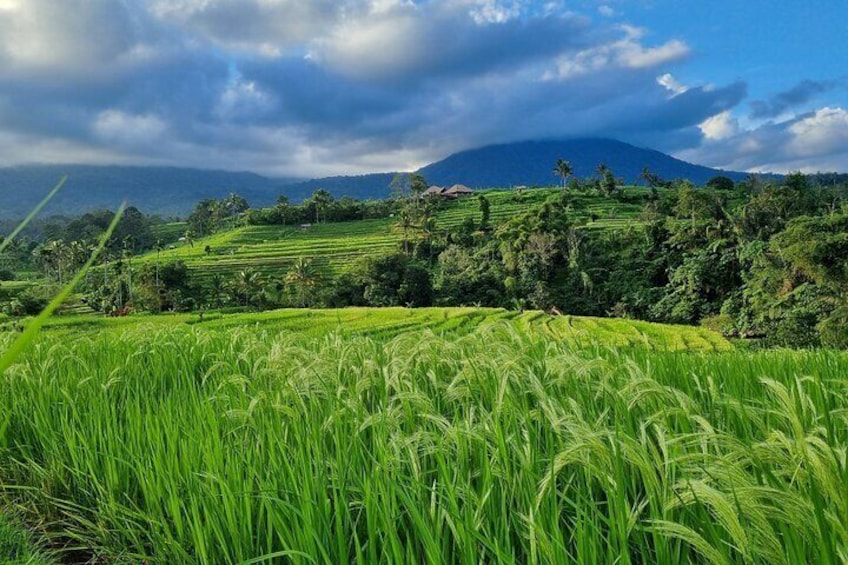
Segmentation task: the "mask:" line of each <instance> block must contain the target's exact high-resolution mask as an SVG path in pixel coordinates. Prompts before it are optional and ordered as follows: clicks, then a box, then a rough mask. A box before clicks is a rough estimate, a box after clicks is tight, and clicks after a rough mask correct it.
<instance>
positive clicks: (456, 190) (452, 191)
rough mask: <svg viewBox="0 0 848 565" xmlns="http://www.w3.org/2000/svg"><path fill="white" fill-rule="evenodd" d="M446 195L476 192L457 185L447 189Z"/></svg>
mask: <svg viewBox="0 0 848 565" xmlns="http://www.w3.org/2000/svg"><path fill="white" fill-rule="evenodd" d="M445 194H474V191H473V190H471V189H470V188H468V187H467V186H465V185H464V184H455V185H453V186H452V187H450V188H449V189H447V190H446V191H445Z"/></svg>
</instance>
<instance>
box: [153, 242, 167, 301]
mask: <svg viewBox="0 0 848 565" xmlns="http://www.w3.org/2000/svg"><path fill="white" fill-rule="evenodd" d="M153 248H154V249H155V250H156V290H157V291H158V290H159V255H160V254H161V253H162V250H163V249H164V248H165V246H164V245H163V244H162V240H161V239H157V240H156V243H155V244H154V246H153Z"/></svg>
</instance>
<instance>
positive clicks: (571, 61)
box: [545, 25, 690, 84]
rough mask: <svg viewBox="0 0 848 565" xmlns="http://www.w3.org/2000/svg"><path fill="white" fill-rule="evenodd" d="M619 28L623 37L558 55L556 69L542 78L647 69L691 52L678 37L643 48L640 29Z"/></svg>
mask: <svg viewBox="0 0 848 565" xmlns="http://www.w3.org/2000/svg"><path fill="white" fill-rule="evenodd" d="M620 30H621V31H622V32H623V33H624V37H623V38H622V39H619V40H616V41H612V42H610V43H606V44H603V45H599V46H595V47H590V48H589V49H584V50H582V51H579V52H577V53H576V54H573V55H566V56H564V57H561V58H560V60H559V62H558V65H557V69H556V71H554V72H548V73H547V74H546V75H545V78H546V79H549V80H550V79H559V80H568V79H571V78H573V77H576V76H580V75H584V74H588V73H593V72H598V71H602V70H605V69H649V68H654V67H658V66H660V65H664V64H667V63H672V62H675V61H679V60H681V59H683V58H685V57H686V56H688V55H689V53H690V49H689V46H688V45H686V44H685V43H684V42H682V41H680V40H677V39H672V40H670V41H667V42H666V43H663V44H662V45H658V46H656V47H646V46H645V45H643V44H642V41H641V40H642V37H643V36H644V30H643V29H641V28H636V27H633V26H628V25H624V26H620ZM661 84H662V83H661Z"/></svg>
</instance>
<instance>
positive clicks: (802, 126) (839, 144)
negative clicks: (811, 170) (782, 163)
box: [787, 107, 848, 157]
mask: <svg viewBox="0 0 848 565" xmlns="http://www.w3.org/2000/svg"><path fill="white" fill-rule="evenodd" d="M788 129H789V132H790V133H791V134H792V139H791V141H790V142H789V144H788V147H787V149H788V151H790V152H791V153H792V154H793V155H797V156H799V157H809V156H814V155H828V154H832V153H834V152H838V151H848V111H846V110H845V109H844V108H831V107H825V108H821V109H819V110H816V111H815V112H814V113H813V114H812V115H808V116H805V117H802V118H801V119H799V120H797V121H795V122H794V123H792V125H790V126H789V128H788Z"/></svg>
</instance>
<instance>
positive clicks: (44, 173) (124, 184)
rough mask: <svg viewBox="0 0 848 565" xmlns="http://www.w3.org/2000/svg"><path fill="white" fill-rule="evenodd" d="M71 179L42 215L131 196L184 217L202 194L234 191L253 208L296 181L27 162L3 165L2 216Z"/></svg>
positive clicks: (25, 209)
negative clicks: (18, 164) (66, 178)
mask: <svg viewBox="0 0 848 565" xmlns="http://www.w3.org/2000/svg"><path fill="white" fill-rule="evenodd" d="M64 174H67V175H68V181H67V183H66V184H65V186H64V187H63V188H62V190H60V191H59V193H58V194H57V195H56V196H55V198H53V200H52V201H51V202H50V203H49V204H48V205H47V207H46V208H45V209H44V211H43V212H42V213H41V216H42V217H44V216H49V215H51V214H63V215H78V214H82V213H84V212H88V211H90V210H93V209H97V208H109V209H112V210H114V209H115V208H117V207H118V206H119V205H120V204H121V202H122V201H123V200H124V199H126V200H127V202H128V204H129V205H131V206H136V207H137V208H139V209H140V210H141V211H143V212H145V213H149V214H160V215H162V216H171V215H182V214H185V213H187V212H189V211H191V210H192V208H194V205H195V204H196V203H197V202H198V200H201V199H203V198H222V197H224V196H226V195H228V194H229V193H231V192H237V193H239V194H240V195H242V196H244V197H245V198H246V199H247V201H248V202H249V203H250V204H251V205H253V206H262V205H268V204H271V203H273V202H274V201H275V200H276V198H277V196H278V195H279V194H282V193H283V190H282V186H283V185H286V184H289V183H291V182H293V181H295V180H297V179H270V178H267V177H263V176H261V175H257V174H254V173H247V172H238V173H234V172H228V171H213V170H200V169H183V168H176V167H124V166H93V165H26V166H18V167H7V168H0V202H2V206H0V218H7V219H8V218H22V217H24V216H25V215H26V214H27V213H29V211H30V210H32V208H33V207H35V205H36V204H37V203H38V202H39V201H40V200H41V199H42V198H43V197H44V195H46V194H47V192H48V191H49V190H50V189H51V188H52V187H53V186H54V185H55V184H56V183H57V182H58V181H59V179H60V178H61V177H62V175H64Z"/></svg>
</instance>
